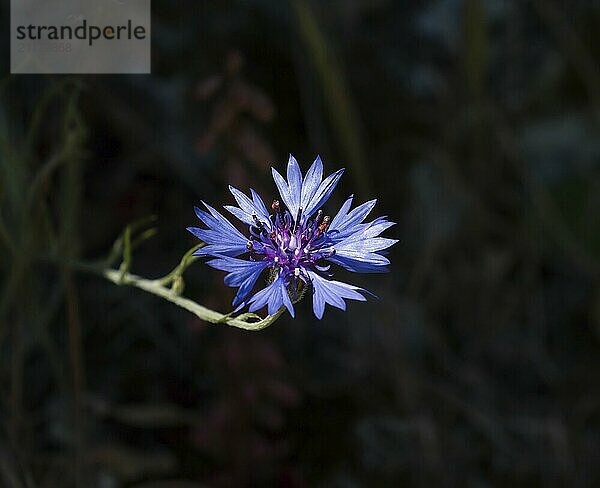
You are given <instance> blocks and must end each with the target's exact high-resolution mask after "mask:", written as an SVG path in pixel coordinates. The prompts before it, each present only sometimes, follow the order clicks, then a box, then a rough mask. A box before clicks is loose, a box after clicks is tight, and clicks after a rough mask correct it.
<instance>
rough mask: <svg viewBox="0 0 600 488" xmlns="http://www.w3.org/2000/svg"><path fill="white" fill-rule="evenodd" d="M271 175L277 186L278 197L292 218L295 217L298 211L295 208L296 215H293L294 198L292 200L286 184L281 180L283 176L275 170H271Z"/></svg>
mask: <svg viewBox="0 0 600 488" xmlns="http://www.w3.org/2000/svg"><path fill="white" fill-rule="evenodd" d="M271 173H273V181H275V185H276V186H277V189H278V190H279V195H280V196H281V199H282V200H283V203H285V205H286V207H287V208H288V210H289V211H290V213H291V214H292V215H293V216H294V217H296V215H297V212H298V209H297V208H296V213H293V209H294V198H293V196H292V194H291V193H290V189H289V187H288V184H287V183H286V181H285V180H284V179H283V176H281V175H280V174H279V172H278V171H277V170H276V169H275V168H271Z"/></svg>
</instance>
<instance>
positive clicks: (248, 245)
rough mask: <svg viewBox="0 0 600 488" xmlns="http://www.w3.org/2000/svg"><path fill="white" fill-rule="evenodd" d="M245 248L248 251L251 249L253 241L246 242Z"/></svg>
mask: <svg viewBox="0 0 600 488" xmlns="http://www.w3.org/2000/svg"><path fill="white" fill-rule="evenodd" d="M246 249H248V251H252V250H253V249H254V242H252V241H248V242H246Z"/></svg>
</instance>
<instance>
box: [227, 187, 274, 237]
mask: <svg viewBox="0 0 600 488" xmlns="http://www.w3.org/2000/svg"><path fill="white" fill-rule="evenodd" d="M229 191H230V192H231V194H232V195H233V197H234V198H235V201H236V202H237V204H238V205H239V207H240V208H239V209H236V207H233V206H230V205H226V206H225V207H224V208H225V209H226V210H228V211H229V212H231V213H232V214H233V215H235V216H236V217H237V218H238V219H240V220H241V221H242V222H244V223H245V224H248V225H255V223H254V217H252V214H256V215H257V217H258V218H259V220H260V221H261V222H263V223H264V224H265V226H266V227H267V228H268V229H271V226H272V223H271V220H270V219H269V212H267V209H266V208H265V204H264V203H263V201H262V200H260V197H259V196H258V195H257V194H256V192H254V190H251V192H252V198H253V200H250V198H248V197H247V196H246V195H245V194H244V193H243V192H241V191H240V190H238V189H237V188H234V187H233V186H231V185H230V186H229ZM255 195H256V197H258V205H257V204H256V202H257V199H256V198H255Z"/></svg>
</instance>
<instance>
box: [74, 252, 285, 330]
mask: <svg viewBox="0 0 600 488" xmlns="http://www.w3.org/2000/svg"><path fill="white" fill-rule="evenodd" d="M69 265H70V266H72V267H73V268H75V269H78V270H80V271H86V272H92V273H95V274H99V275H101V276H103V277H104V278H106V279H107V280H109V281H111V282H112V283H114V284H116V285H127V286H134V287H136V288H139V289H141V290H144V291H146V292H148V293H152V294H153V295H156V296H159V297H161V298H164V299H165V300H167V301H169V302H171V303H174V304H175V305H177V306H178V307H181V308H183V309H185V310H187V311H188V312H191V313H193V314H194V315H195V316H196V317H198V318H199V319H201V320H205V321H206V322H210V323H211V324H223V325H229V326H231V327H237V328H239V329H245V330H252V331H254V330H262V329H265V328H267V327H269V325H271V324H273V323H274V322H275V321H276V320H277V319H278V318H279V317H280V316H281V314H283V312H284V311H285V307H281V308H280V309H279V310H278V311H277V312H276V313H275V314H273V315H268V316H267V317H265V318H264V319H263V318H261V317H260V316H258V315H256V314H253V313H244V314H241V315H239V316H237V317H231V314H223V313H220V312H216V311H215V310H211V309H210V308H206V307H204V306H202V305H200V304H199V303H196V302H195V301H193V300H190V299H189V298H185V297H182V296H181V295H179V294H178V293H177V292H176V291H175V290H173V289H172V288H170V287H167V286H164V285H165V283H168V282H169V280H165V279H164V278H159V279H156V280H149V279H146V278H142V277H140V276H137V275H134V274H131V273H129V272H127V271H125V272H123V270H115V269H102V268H99V267H97V266H94V265H91V264H86V263H80V262H71V263H69Z"/></svg>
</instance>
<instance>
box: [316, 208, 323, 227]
mask: <svg viewBox="0 0 600 488" xmlns="http://www.w3.org/2000/svg"><path fill="white" fill-rule="evenodd" d="M321 217H323V210H319V211H318V212H317V216H316V217H315V226H317V225H319V224H320V223H321Z"/></svg>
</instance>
